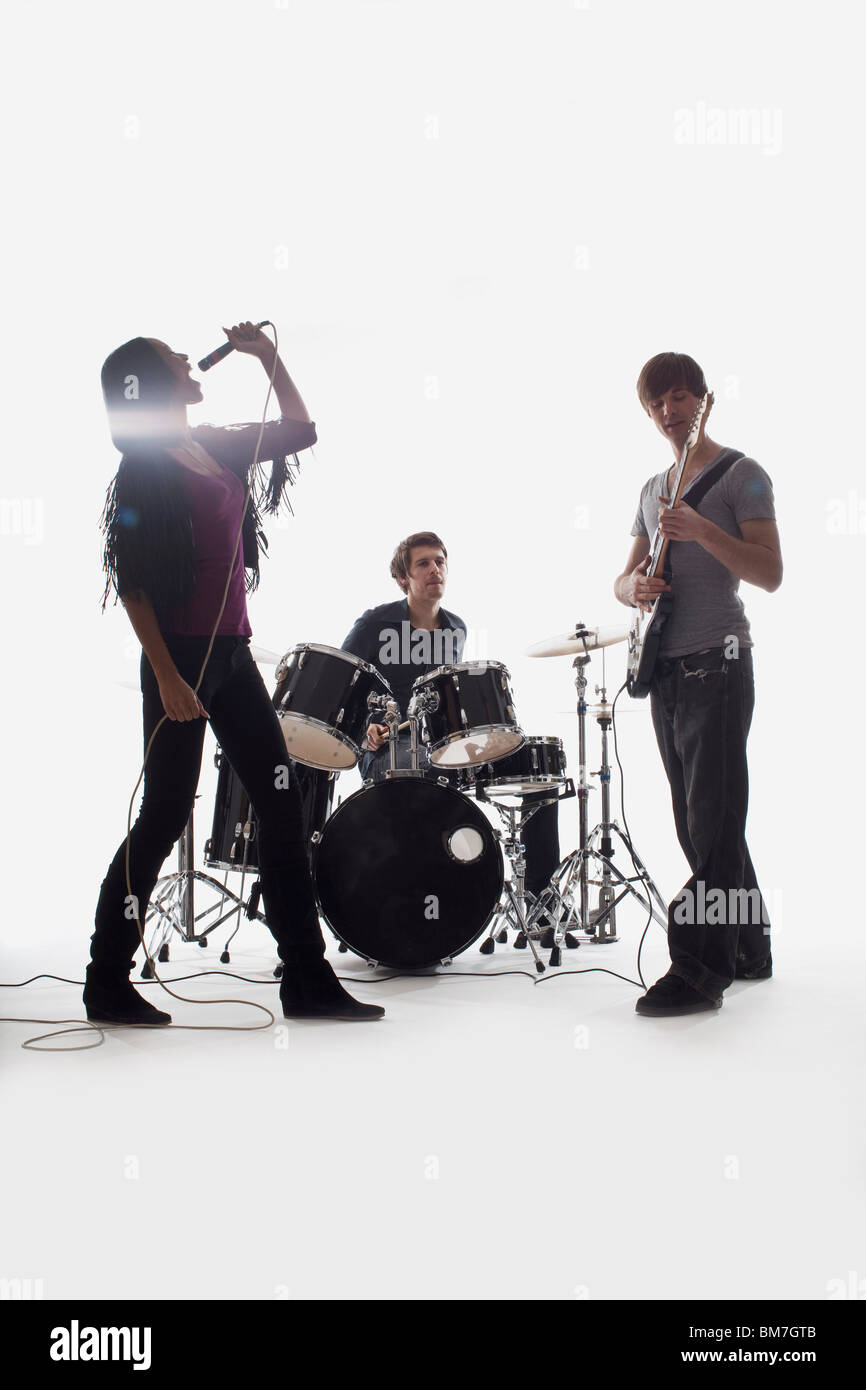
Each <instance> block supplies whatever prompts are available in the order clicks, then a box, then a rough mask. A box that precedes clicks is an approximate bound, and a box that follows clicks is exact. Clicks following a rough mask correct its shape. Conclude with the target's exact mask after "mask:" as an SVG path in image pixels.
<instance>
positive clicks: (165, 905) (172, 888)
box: [141, 798, 265, 980]
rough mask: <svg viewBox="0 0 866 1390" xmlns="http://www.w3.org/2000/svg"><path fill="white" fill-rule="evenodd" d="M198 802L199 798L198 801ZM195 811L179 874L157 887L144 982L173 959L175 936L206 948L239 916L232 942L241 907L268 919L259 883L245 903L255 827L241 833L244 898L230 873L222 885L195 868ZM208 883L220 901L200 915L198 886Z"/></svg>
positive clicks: (182, 843)
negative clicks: (204, 924) (154, 968)
mask: <svg viewBox="0 0 866 1390" xmlns="http://www.w3.org/2000/svg"><path fill="white" fill-rule="evenodd" d="M196 799H198V798H196ZM193 817H194V811H190V813H189V820H188V821H187V823H186V826H185V827H184V831H183V834H182V835H181V837H180V839H179V840H178V842H177V872H176V873H173V874H165V875H164V876H163V877H162V878H160V879H159V881H158V882H157V884H156V887H155V889H154V893H153V898H152V900H151V903H150V905H149V907H148V910H147V916H146V918H145V925H147V924H148V923H152V922H153V921H154V920H155V921H156V925H155V927H154V930H153V935H152V936H151V941H150V947H149V949H148V955H149V958H150V959H149V960H148V959H146V960H145V962H144V965H143V966H142V970H141V975H142V979H145V980H148V979H150V978H151V977H152V975H153V971H152V969H151V966H150V960H158V961H160V963H164V962H165V961H167V960H168V958H169V941H170V939H171V936H172V934H173V933H177V935H178V936H179V937H180V939H181V941H183V942H187V943H191V942H196V943H197V944H198V945H199V946H201V947H202V948H204V947H205V946H207V944H208V937H209V936H210V934H211V932H213V931H216V929H217V927H219V926H221V925H222V923H223V922H225V921H227V920H228V919H229V918H230V917H233V916H234V915H235V914H237V919H238V920H237V926H236V927H235V930H234V931H233V932H232V933H231V935H230V936H229V941H231V940H232V938H233V937H234V936H235V935H236V933H237V931H238V928H239V927H240V913H241V908H244V907H245V908H246V913H247V916H248V917H250V918H254V917H256V918H258V920H259V921H261V922H263V921H264V920H265V918H264V915H263V914H262V913H261V912H259V911H258V903H259V896H260V894H258V893H257V892H256V889H257V887H258V884H257V883H256V884H255V885H254V886H253V890H252V892H251V893H250V897H249V901H248V902H246V903H245V902H244V898H243V888H244V878H245V877H246V861H247V854H248V852H249V840H250V836H251V825H250V822H249V820H247V822H246V824H245V825H244V826H243V828H242V830H241V834H242V836H243V841H244V851H243V862H242V864H241V885H240V886H241V892H240V896H239V895H238V894H236V893H233V892H232V890H231V889H230V888H229V886H228V872H226V876H225V882H224V883H220V882H219V880H218V879H215V878H212V877H211V875H210V874H204V873H202V872H201V870H199V869H197V868H196V867H195V837H194V820H193ZM196 883H204V884H207V886H208V887H209V888H212V889H213V890H214V892H215V893H216V894H217V901H216V902H215V903H212V904H211V905H210V906H209V907H206V908H204V909H203V911H201V912H199V913H196V910H195V884H196ZM227 902H230V903H231V904H232V905H231V907H229V908H228V910H227V911H225V912H222V911H221V909H222V908H223V907H224V906H225V904H226V903H227ZM214 912H218V913H221V915H220V916H218V917H217V919H216V921H215V922H211V924H210V926H208V927H205V928H204V930H201V924H202V922H203V921H204V920H205V919H206V918H207V917H209V916H210V915H211V914H212V913H214ZM220 960H221V961H222V963H223V964H227V963H228V961H229V954H228V941H227V942H226V946H225V948H224V949H223V952H222V954H221V956H220Z"/></svg>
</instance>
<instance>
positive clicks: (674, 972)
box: [614, 352, 782, 1017]
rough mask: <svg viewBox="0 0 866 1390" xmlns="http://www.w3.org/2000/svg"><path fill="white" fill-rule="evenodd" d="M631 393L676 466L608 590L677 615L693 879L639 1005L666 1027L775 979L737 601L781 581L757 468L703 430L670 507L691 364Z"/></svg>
mask: <svg viewBox="0 0 866 1390" xmlns="http://www.w3.org/2000/svg"><path fill="white" fill-rule="evenodd" d="M637 392H638V398H639V400H640V403H641V405H642V406H643V408H644V410H645V411H646V413H647V415H648V416H649V418H650V420H651V421H652V423H653V424H654V425H655V427H656V429H657V430H658V431H659V433H660V434H661V435H662V436H663V437H664V438H665V439H666V440H667V441H668V443H669V445H670V447H671V449H672V451H673V455H674V460H675V462H674V466H673V468H670V469H666V470H665V471H664V472H661V473H657V474H655V475H654V476H653V477H652V478H650V479H649V481H648V482H647V483H646V485H645V486H644V488H643V490H642V492H641V496H640V504H639V506H638V509H637V515H636V516H635V520H634V525H633V526H632V529H631V534H632V536H633V537H634V541H633V543H632V547H631V550H630V552H629V557H628V560H627V562H626V566H625V569H624V570H623V572H622V574H621V575H619V577H618V578H617V580H616V582H615V584H614V593H615V594H616V597H617V598H618V599H619V601H620V603H624V604H626V605H628V606H630V607H632V608H640V609H642V610H643V611H644V612H649V611H650V610H651V609H652V607H653V605H654V604H655V602H656V600H657V599H659V596H662V604H660V607H661V606H662V605H664V606H665V607H666V608H667V607H669V612H668V614H667V618H666V620H665V621H664V624H663V626H662V630H661V642H660V647H659V654H658V659H657V661H656V665H655V670H654V672H653V675H652V679H651V683H650V702H651V706H652V717H653V725H654V727H655V733H656V739H657V741H658V745H659V750H660V752H661V755H662V761H663V762H664V766H665V771H666V773H667V777H668V781H669V783H670V788H671V800H672V802H673V811H674V820H675V822H676V830H677V837H678V839H679V842H680V845H681V846H682V849H683V852H684V854H685V856H686V858H687V860H688V862H689V866H690V868H691V870H692V872H691V876H690V878H689V880H688V882H687V883H686V885H685V887H684V888H683V890H682V892H681V893H680V894H679V895H678V897H677V898H675V899H674V901H673V902H672V903H671V904H670V906H669V909H668V945H669V948H670V953H671V967H670V970H669V971H668V972H667V974H666V975H664V976H662V978H661V979H660V980H658V981H657V982H656V984H654V985H653V986H652V987H651V988H650V989H649V990H648V991H647V992H646V994H644V995H643V996H642V997H641V998H640V999H639V1000H638V1001H637V1005H636V1008H637V1012H638V1013H640V1014H649V1015H652V1016H656V1017H668V1016H673V1015H678V1014H690V1013H697V1012H700V1011H702V1010H704V1009H717V1008H720V1007H721V1003H722V994H723V992H724V990H725V989H726V988H727V986H728V985H729V984H730V983H731V981H732V980H733V979H745V980H766V979H769V978H770V976H771V975H772V970H773V966H772V957H771V954H770V936H769V921H768V918H767V914H766V909H765V907H764V903H763V899H762V898H761V895H760V891H759V889H758V885H757V880H756V878H755V871H754V869H753V867H752V861H751V858H750V857H749V851H748V848H747V846H746V835H745V827H746V809H747V805H748V769H747V766H746V739H747V736H748V732H749V725H750V723H751V718H752V709H753V707H754V699H755V687H754V680H753V675H752V653H751V647H752V641H751V637H750V633H749V624H748V620H747V618H746V613H745V609H744V607H743V603H742V600H741V599H740V597H739V594H738V589H739V584H740V580H745V581H746V582H747V583H749V584H757V585H758V586H759V588H761V589H766V590H767V592H768V593H773V592H774V591H775V590H776V589H778V587H779V585H780V584H781V582H782V555H781V550H780V546H779V534H778V531H777V529H776V522H775V510H774V505H773V488H772V483H771V481H770V479H769V477H768V476H767V474H766V473H765V472H764V470H763V468H761V467H760V466H759V464H757V463H756V462H755V461H754V459H751V458H747V457H745V456H743V455H742V454H740V453H739V452H738V451H736V450H733V449H724V448H723V447H722V446H721V445H720V444H717V443H716V442H715V441H714V440H712V439H710V438H709V437H708V435H707V434H706V433H705V432H703V431H702V432H701V434H700V435H699V437H698V443H697V446H696V447H695V448H694V449H693V451H692V452H691V453H690V454H689V455H688V457H687V462H686V467H685V471H684V476H683V482H682V486H681V487H680V489H679V493H678V496H679V498H680V499H681V500H679V501H677V502H675V504H674V505H670V504H671V497H672V493H673V489H674V487H675V479H676V474H677V471H678V466H679V464H680V462H681V461H682V459H683V457H684V456H685V455H686V441H687V437H688V435H689V432H690V428H691V424H692V421H693V419H694V417H695V415H696V412H697V411H698V410H699V407H700V405H701V400H702V398H703V397H704V396H705V395H706V393H707V385H706V381H705V380H704V374H703V372H702V370H701V368H700V367H699V366H698V364H697V362H695V361H694V359H693V358H691V357H688V356H686V355H685V354H684V353H675V352H663V353H659V354H658V356H656V357H653V358H651V359H650V361H649V362H647V363H646V365H645V366H644V368H643V370H642V371H641V373H640V376H639V377H638V382H637ZM704 418H705V417H704ZM690 502H691V504H690ZM656 528H658V530H659V532H660V533H661V536H662V537H663V538H665V539H667V540H668V542H669V545H668V548H667V555H666V562H665V570H664V577H663V575H662V573H658V574H657V575H656V576H655V577H654V578H652V577H650V576H649V574H648V573H647V569H648V566H649V564H650V560H651V553H650V552H651V538H652V537H653V535H654V533H655V531H656ZM743 890H745V891H743Z"/></svg>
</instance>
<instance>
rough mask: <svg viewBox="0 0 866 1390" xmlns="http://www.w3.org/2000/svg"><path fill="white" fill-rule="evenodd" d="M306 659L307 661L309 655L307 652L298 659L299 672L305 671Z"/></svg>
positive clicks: (302, 653)
mask: <svg viewBox="0 0 866 1390" xmlns="http://www.w3.org/2000/svg"><path fill="white" fill-rule="evenodd" d="M306 659H307V653H306V652H301V654H300V656H299V657H298V670H299V671H302V670H303V669H304V662H305V661H306Z"/></svg>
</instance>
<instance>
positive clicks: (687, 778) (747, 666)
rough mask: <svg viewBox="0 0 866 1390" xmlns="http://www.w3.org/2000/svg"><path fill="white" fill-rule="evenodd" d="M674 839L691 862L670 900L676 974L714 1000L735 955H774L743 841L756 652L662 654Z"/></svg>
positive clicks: (660, 697) (664, 745) (656, 703)
mask: <svg viewBox="0 0 866 1390" xmlns="http://www.w3.org/2000/svg"><path fill="white" fill-rule="evenodd" d="M650 701H651V705H652V716H653V724H654V726H655V732H656V738H657V740H658V745H659V749H660V751H661V755H662V759H663V761H664V765H665V771H666V772H667V776H668V781H669V782H670V787H671V800H672V802H673V810H674V820H675V822H676V829H677V837H678V839H679V842H680V844H681V846H682V849H683V853H684V854H685V856H686V858H687V860H688V862H689V866H690V868H691V870H692V873H691V877H690V878H689V879H688V881H687V883H686V884H685V886H684V888H683V889H682V890H681V892H680V893H679V894H678V896H677V897H676V898H675V899H674V900H673V902H672V903H671V904H670V906H669V908H668V945H669V947H670V953H671V961H672V965H673V970H674V972H675V974H677V975H680V976H681V977H682V978H683V979H684V980H686V981H687V982H688V984H690V985H692V986H693V987H694V988H695V989H697V990H699V991H700V993H702V994H705V995H707V996H709V997H710V998H712V999H717V998H718V997H719V996H720V995H721V993H722V991H723V990H725V989H726V988H727V986H728V985H729V984H730V983H731V981H732V979H733V978H734V970H735V967H736V965H737V963H738V962H739V963H740V964H741V965H742V966H743V967H744V968H746V969H748V968H749V967H751V966H754V965H757V964H758V963H759V962H761V961H763V960H765V959H766V957H767V956H768V955H769V953H770V923H769V917H768V916H767V911H766V907H765V905H764V900H763V898H762V897H761V893H760V889H759V888H758V883H757V880H756V878H755V870H754V868H753V867H752V860H751V858H750V855H749V851H748V847H747V845H746V811H747V808H748V804H749V773H748V768H747V766H746V739H747V738H748V733H749V726H750V724H751V722H752V711H753V709H754V704H755V682H754V676H753V672H752V653H751V650H750V649H749V648H745V649H741V650H740V653H739V656H738V657H737V658H731V657H725V655H724V652H723V649H722V648H714V649H713V650H710V651H703V652H694V653H691V654H690V655H688V656H683V657H674V658H667V659H662V660H661V661H660V662H659V663H658V666H657V669H656V675H655V678H654V680H653V684H652V689H651V691H650Z"/></svg>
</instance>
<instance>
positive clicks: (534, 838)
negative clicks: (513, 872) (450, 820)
mask: <svg viewBox="0 0 866 1390" xmlns="http://www.w3.org/2000/svg"><path fill="white" fill-rule="evenodd" d="M205 708H207V706H205ZM390 765H391V762H390V755H389V751H388V745H387V744H386V745H385V747H384V748H380V749H379V750H378V752H376V753H365V754H364V756H363V757H362V758H361V761H360V764H359V769H360V772H361V776H362V777H365V778H366V777H371V778H372V779H373V781H374V782H384V780H385V773H386V772H387V771H388V768H389V767H390ZM409 765H410V754H409V736H408V734H400V735H398V738H397V766H398V767H401V768H407V767H409ZM418 766H419V768H420V769H421V770H422V771H423V772H424V775H425V777H431V778H437V777H441V776H443V775H445V776H447V777H448V780H449V782H450V783H451V785H452V786H454V787H457V788H458V789H459V790H461V791H463V790H465V787H464V786H463V785H462V784H461V779H460V776H459V774H458V773H456V772H455V771H454V770H453V769H452V770H451V771H450V772H447V773H445V774H443V771H442V769H441V768H435V769H434V768H432V767H431V766H430V760H429V758H428V756H427V750H426V748H425V747H424V746H423V745H421V746H420V747H419V749H418ZM533 800H534V795H533V796H524V797H523V798H522V805H523V807H524V809H528V808H529V807H530V806H531V805H532V802H533ZM523 847H524V849H525V850H526V878H525V886H526V889H527V891H528V892H530V893H533V894H534V895H535V896H536V897H538V895H539V893H540V892H541V890H542V889H543V888H546V887H547V884H548V882H549V880H550V876H551V874H552V873H553V871H554V869H555V868H556V866H557V864H558V863H559V807H558V805H557V803H556V802H553V804H552V805H550V806H543V807H542V808H541V809H540V810H538V811H536V812H535V814H534V815H532V816H530V818H529V820H528V821H527V822H526V825H525V826H524V827H523Z"/></svg>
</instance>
